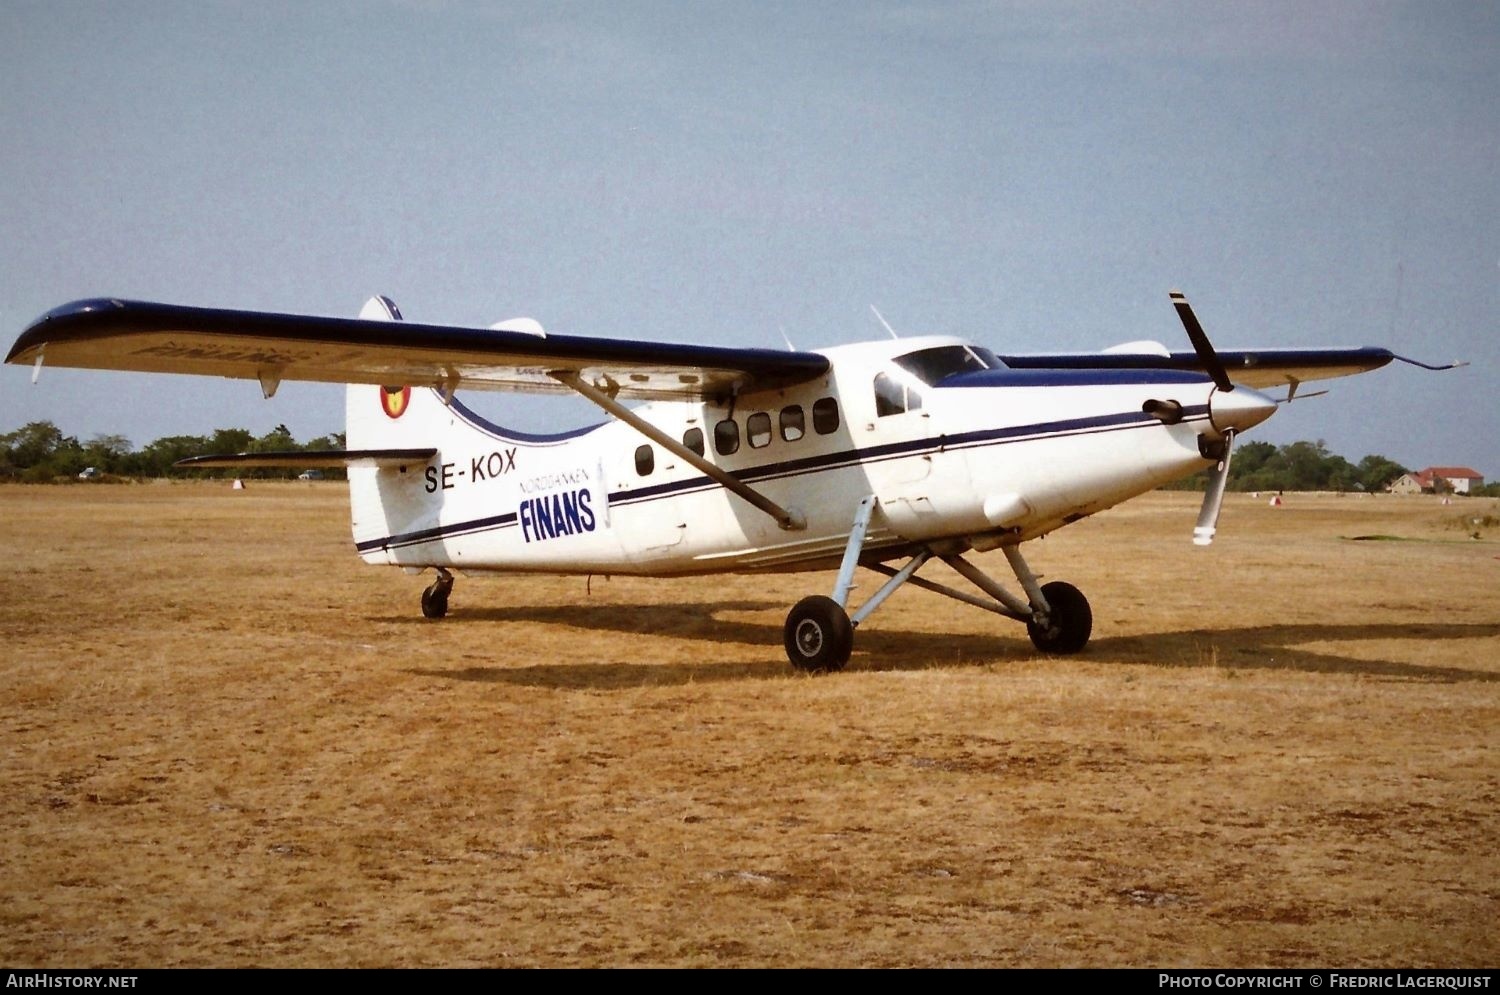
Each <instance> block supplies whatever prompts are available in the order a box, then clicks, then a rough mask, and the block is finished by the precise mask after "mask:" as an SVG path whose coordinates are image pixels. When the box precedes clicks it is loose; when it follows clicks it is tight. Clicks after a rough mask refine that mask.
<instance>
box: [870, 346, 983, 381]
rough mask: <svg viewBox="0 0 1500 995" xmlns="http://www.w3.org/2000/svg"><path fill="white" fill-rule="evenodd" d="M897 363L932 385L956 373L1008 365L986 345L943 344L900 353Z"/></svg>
mask: <svg viewBox="0 0 1500 995" xmlns="http://www.w3.org/2000/svg"><path fill="white" fill-rule="evenodd" d="M896 365H897V366H899V367H901V368H902V369H904V370H906V371H908V372H909V373H912V374H914V375H915V376H916V378H917V379H918V380H920V381H922V382H923V383H924V384H926V385H927V386H929V387H931V386H933V385H934V384H937V383H939V382H940V381H943V380H946V379H947V378H948V377H951V376H953V375H954V374H955V373H972V372H973V371H975V370H994V369H999V368H1001V367H1003V366H1004V365H1005V364H1004V363H1002V362H1000V359H999V357H997V356H996V355H995V354H994V353H992V352H990V351H989V350H988V349H986V348H984V347H983V346H977V345H942V346H936V347H934V348H932V349H919V350H917V351H916V352H909V353H907V354H906V355H905V356H897V357H896Z"/></svg>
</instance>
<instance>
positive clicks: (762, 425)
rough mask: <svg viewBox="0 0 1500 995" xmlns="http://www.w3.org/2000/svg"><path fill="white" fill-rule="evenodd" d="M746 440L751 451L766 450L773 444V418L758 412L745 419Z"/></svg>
mask: <svg viewBox="0 0 1500 995" xmlns="http://www.w3.org/2000/svg"><path fill="white" fill-rule="evenodd" d="M745 439H746V440H747V441H748V442H749V443H750V448H751V449H764V448H766V447H767V446H769V445H770V444H771V416H770V415H768V414H766V413H765V412H764V411H757V412H756V413H755V414H753V415H751V416H750V417H749V418H746V419H745Z"/></svg>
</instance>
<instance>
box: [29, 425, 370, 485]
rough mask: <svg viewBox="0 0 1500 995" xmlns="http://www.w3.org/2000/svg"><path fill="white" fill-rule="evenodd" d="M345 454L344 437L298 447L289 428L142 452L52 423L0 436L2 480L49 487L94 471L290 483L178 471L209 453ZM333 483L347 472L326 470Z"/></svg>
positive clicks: (105, 475)
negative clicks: (181, 463)
mask: <svg viewBox="0 0 1500 995" xmlns="http://www.w3.org/2000/svg"><path fill="white" fill-rule="evenodd" d="M343 448H344V433H342V432H335V433H333V434H331V435H324V436H320V437H318V438H316V439H310V440H308V441H307V442H298V441H297V440H296V439H295V438H293V437H292V433H291V430H290V429H288V428H287V427H286V426H285V425H277V426H276V427H275V428H274V429H272V430H271V431H269V432H267V433H266V434H265V435H262V436H255V435H252V434H251V433H250V432H248V431H246V430H245V429H242V428H221V429H218V430H217V431H215V432H214V433H213V434H212V435H169V436H165V437H163V438H160V439H157V440H156V441H155V442H152V443H150V444H149V445H147V446H144V447H142V448H140V449H135V448H133V447H132V446H131V443H130V440H129V439H127V438H126V437H125V436H123V435H112V434H101V435H96V436H94V437H93V438H91V439H89V440H88V441H87V442H80V441H79V440H78V439H77V437H75V436H71V435H65V434H63V432H62V431H61V430H60V429H59V428H58V427H57V426H56V425H54V424H52V422H50V421H36V422H32V423H30V424H29V425H26V426H23V427H22V428H19V429H17V430H16V431H14V432H10V433H8V434H5V435H0V480H18V481H22V482H24V483H47V482H52V481H60V480H76V479H78V475H79V474H80V473H83V472H84V471H85V470H86V469H88V468H90V467H92V468H93V470H94V472H95V474H97V475H98V476H97V477H96V479H102V480H110V479H116V480H127V479H143V478H149V477H204V476H218V477H260V478H267V477H269V478H277V477H280V478H290V477H295V476H297V474H298V471H297V470H294V469H290V470H289V469H281V468H268V467H240V468H229V469H217V470H190V469H184V468H182V467H176V466H173V464H174V463H176V462H177V461H178V460H180V459H184V458H185V457H188V456H203V455H207V454H209V453H216V454H223V453H269V452H323V451H326V450H329V449H343ZM320 472H321V473H323V474H324V475H325V476H328V477H343V476H344V471H343V470H341V469H338V470H322V471H320Z"/></svg>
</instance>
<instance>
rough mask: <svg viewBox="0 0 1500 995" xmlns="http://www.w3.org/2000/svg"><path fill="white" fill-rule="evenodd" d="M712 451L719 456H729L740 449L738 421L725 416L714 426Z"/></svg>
mask: <svg viewBox="0 0 1500 995" xmlns="http://www.w3.org/2000/svg"><path fill="white" fill-rule="evenodd" d="M714 451H715V452H717V453H718V454H719V455H720V456H731V455H733V454H735V453H737V452H739V451H740V423H739V422H737V421H735V420H734V419H733V418H725V419H724V420H723V421H721V422H719V423H718V424H717V425H715V426H714Z"/></svg>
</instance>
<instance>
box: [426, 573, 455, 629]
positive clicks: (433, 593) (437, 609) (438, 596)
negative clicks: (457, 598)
mask: <svg viewBox="0 0 1500 995" xmlns="http://www.w3.org/2000/svg"><path fill="white" fill-rule="evenodd" d="M437 574H438V576H437V580H435V581H433V582H432V584H431V585H430V586H429V587H428V588H427V590H425V591H423V592H422V617H423V618H430V619H432V620H433V621H436V620H438V619H440V618H442V617H443V616H444V615H446V614H448V592H449V591H452V590H453V575H452V574H451V573H449V572H448V571H447V570H444V569H443V568H442V567H438V568H437Z"/></svg>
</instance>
